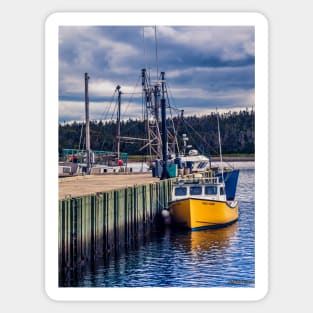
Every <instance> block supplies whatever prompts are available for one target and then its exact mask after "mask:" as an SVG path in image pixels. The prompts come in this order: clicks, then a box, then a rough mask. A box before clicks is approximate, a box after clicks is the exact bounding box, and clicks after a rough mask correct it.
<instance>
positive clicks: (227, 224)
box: [191, 219, 238, 231]
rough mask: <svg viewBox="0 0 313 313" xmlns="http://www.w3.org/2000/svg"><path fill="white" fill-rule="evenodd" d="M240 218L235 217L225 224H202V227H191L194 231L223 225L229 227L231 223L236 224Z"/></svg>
mask: <svg viewBox="0 0 313 313" xmlns="http://www.w3.org/2000/svg"><path fill="white" fill-rule="evenodd" d="M237 221H238V219H235V220H234V221H231V222H229V223H225V224H215V225H210V226H202V227H196V228H191V230H192V231H198V230H205V229H218V228H222V227H227V226H229V225H231V224H234V223H235V222H237Z"/></svg>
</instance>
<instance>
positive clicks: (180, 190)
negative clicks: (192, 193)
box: [175, 187, 187, 196]
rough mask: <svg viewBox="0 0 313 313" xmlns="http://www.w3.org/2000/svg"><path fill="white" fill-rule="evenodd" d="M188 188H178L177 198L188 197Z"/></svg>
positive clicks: (176, 191) (176, 190) (176, 189)
mask: <svg viewBox="0 0 313 313" xmlns="http://www.w3.org/2000/svg"><path fill="white" fill-rule="evenodd" d="M186 194H187V188H186V187H176V188H175V196H186Z"/></svg>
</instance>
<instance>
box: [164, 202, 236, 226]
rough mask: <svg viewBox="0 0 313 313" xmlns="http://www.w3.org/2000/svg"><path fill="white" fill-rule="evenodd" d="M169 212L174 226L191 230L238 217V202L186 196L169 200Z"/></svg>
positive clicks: (226, 221) (220, 223) (230, 221)
mask: <svg viewBox="0 0 313 313" xmlns="http://www.w3.org/2000/svg"><path fill="white" fill-rule="evenodd" d="M170 212H171V216H172V221H173V223H174V224H175V225H176V226H180V227H184V228H189V229H192V230H198V229H205V228H217V227H223V226H226V225H228V224H231V223H233V222H235V221H236V220H237V219H238V203H237V201H233V202H227V201H217V200H207V199H195V198H188V199H181V200H176V201H173V202H171V203H170Z"/></svg>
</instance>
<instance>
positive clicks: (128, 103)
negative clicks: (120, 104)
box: [122, 75, 142, 114]
mask: <svg viewBox="0 0 313 313" xmlns="http://www.w3.org/2000/svg"><path fill="white" fill-rule="evenodd" d="M139 80H140V75H138V79H137V82H136V85H135V87H134V92H132V93H124V92H123V95H125V94H126V95H127V94H130V95H131V96H130V98H129V100H128V102H127V105H126V108H125V109H123V112H122V113H123V114H125V113H126V112H127V110H128V107H129V105H130V103H131V102H132V101H133V96H134V95H135V94H142V92H138V93H137V92H135V90H136V89H137V87H138V83H139Z"/></svg>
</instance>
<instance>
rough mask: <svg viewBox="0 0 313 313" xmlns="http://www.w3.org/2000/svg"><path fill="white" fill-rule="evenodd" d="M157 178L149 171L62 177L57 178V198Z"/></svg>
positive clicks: (128, 185) (102, 190)
mask: <svg viewBox="0 0 313 313" xmlns="http://www.w3.org/2000/svg"><path fill="white" fill-rule="evenodd" d="M159 180H160V179H159V178H157V177H152V175H151V173H150V172H149V173H131V174H106V175H84V176H72V177H63V178H59V199H64V198H66V197H67V196H71V197H73V198H74V197H79V196H83V195H88V194H93V193H96V192H105V191H109V190H113V189H114V190H115V189H121V188H126V187H130V186H134V185H142V184H148V183H151V182H157V181H159Z"/></svg>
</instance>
